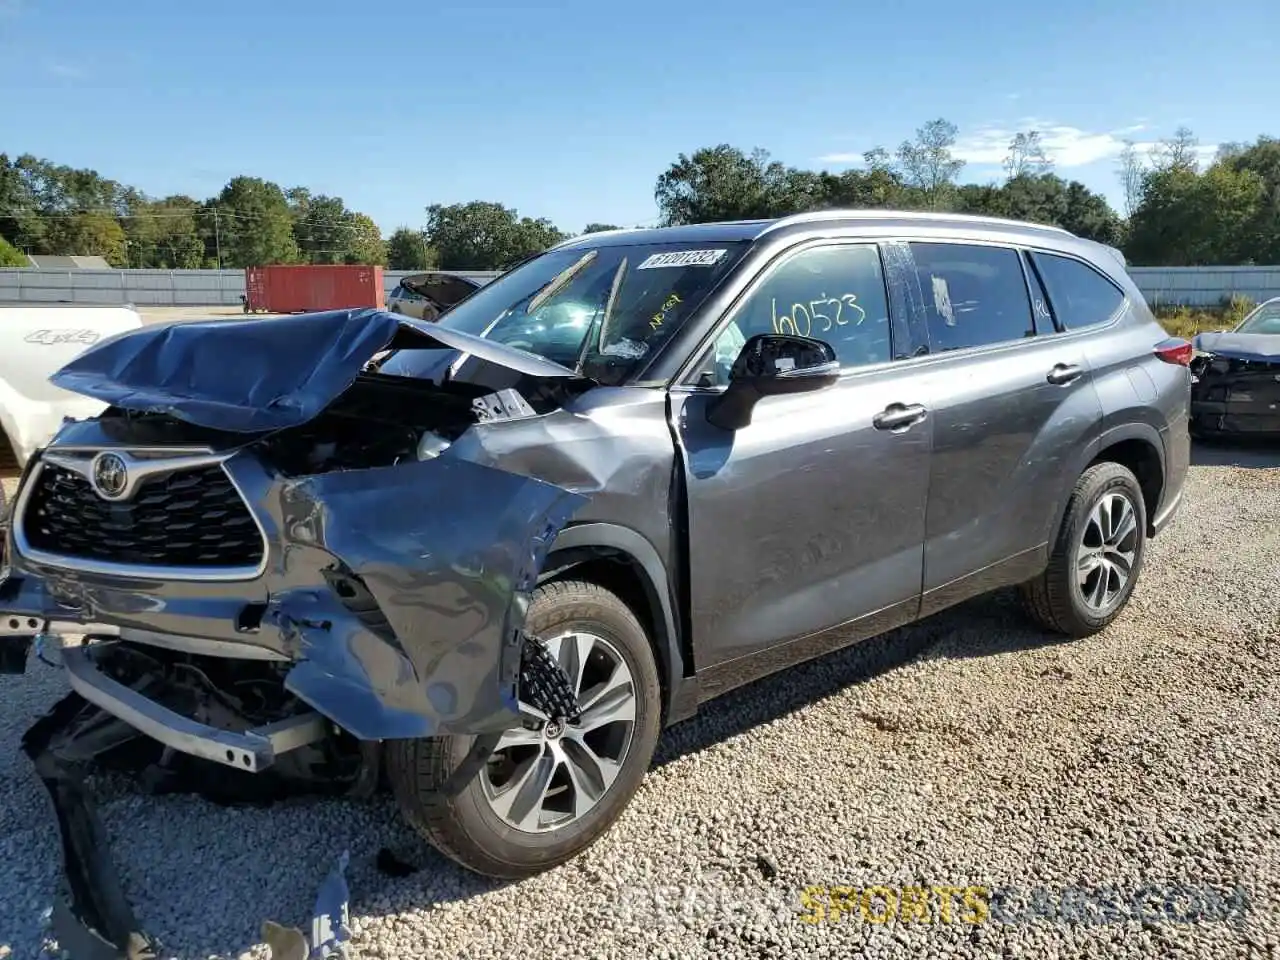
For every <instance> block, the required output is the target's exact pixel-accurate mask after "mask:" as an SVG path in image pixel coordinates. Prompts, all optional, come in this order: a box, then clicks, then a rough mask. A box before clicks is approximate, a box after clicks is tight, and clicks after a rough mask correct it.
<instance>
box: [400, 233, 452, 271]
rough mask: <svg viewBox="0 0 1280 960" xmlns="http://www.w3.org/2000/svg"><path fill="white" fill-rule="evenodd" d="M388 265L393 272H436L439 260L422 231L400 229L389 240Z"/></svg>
mask: <svg viewBox="0 0 1280 960" xmlns="http://www.w3.org/2000/svg"><path fill="white" fill-rule="evenodd" d="M387 264H388V265H389V266H390V267H391V269H392V270H434V269H435V268H436V267H437V266H438V265H439V258H438V257H437V255H436V251H435V249H434V248H433V247H431V246H429V245H428V244H427V238H426V237H425V236H423V233H422V231H421V230H414V229H412V228H410V227H398V228H396V229H395V230H394V231H392V234H391V236H390V237H389V238H388V239H387Z"/></svg>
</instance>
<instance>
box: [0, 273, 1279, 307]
mask: <svg viewBox="0 0 1280 960" xmlns="http://www.w3.org/2000/svg"><path fill="white" fill-rule="evenodd" d="M1129 272H1130V274H1131V275H1132V276H1133V279H1134V282H1135V283H1137V285H1138V289H1140V290H1141V291H1142V292H1143V293H1144V294H1145V295H1146V298H1147V300H1148V301H1149V302H1150V303H1152V304H1153V305H1154V304H1186V305H1187V306H1209V305H1213V304H1216V303H1218V302H1219V301H1221V300H1222V299H1223V298H1225V297H1229V296H1231V295H1233V294H1237V295H1240V296H1244V297H1248V298H1249V299H1250V300H1254V301H1261V300H1266V299H1268V298H1270V297H1280V266H1268V267H1131V268H1130V269H1129ZM463 275H464V276H472V277H476V278H477V279H482V278H483V279H491V278H492V277H494V276H495V275H496V274H494V273H491V272H474V273H472V272H465V273H464V274H463ZM407 276H411V272H409V271H385V272H384V273H383V280H384V284H385V286H386V290H387V292H388V293H390V292H391V290H392V288H394V287H395V285H396V284H397V283H398V282H399V281H400V278H401V277H407ZM243 293H244V271H243V270H35V269H31V268H29V267H18V268H8V269H0V303H6V302H9V303H84V304H99V303H131V304H134V305H136V306H147V307H152V306H238V305H239V303H240V295H241V294H243Z"/></svg>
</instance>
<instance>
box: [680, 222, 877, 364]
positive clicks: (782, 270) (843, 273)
mask: <svg viewBox="0 0 1280 960" xmlns="http://www.w3.org/2000/svg"><path fill="white" fill-rule="evenodd" d="M761 333H790V334H798V335H799V336H802V337H813V338H815V339H818V340H823V341H826V342H827V343H829V344H830V345H831V346H832V347H834V348H835V351H836V357H837V358H838V359H839V360H840V365H841V366H843V367H859V366H865V365H867V364H871V363H887V362H888V361H889V360H890V359H891V358H892V348H891V341H890V336H889V300H888V294H887V293H886V291H885V284H884V271H883V270H882V269H881V265H880V253H879V251H878V250H877V249H876V246H875V244H871V243H860V244H842V245H838V246H826V247H815V248H812V249H809V250H804V251H801V252H800V253H797V254H795V255H794V256H792V257H789V258H788V259H786V260H784V261H783V262H782V263H781V264H779V265H778V266H777V267H775V268H772V269H771V271H770V273H769V274H768V275H767V276H766V277H765V279H764V281H763V282H762V283H760V284H759V285H758V286H757V287H756V288H755V289H754V290H753V291H752V292H751V293H750V294H749V295H748V296H747V298H746V300H744V301H743V303H742V304H741V306H739V307H738V309H737V310H735V311H734V313H733V316H732V317H731V319H730V320H729V323H728V324H727V325H726V326H725V328H724V330H723V331H721V333H720V335H719V336H718V337H717V338H716V342H715V353H714V357H713V358H712V360H713V363H714V368H713V369H712V367H711V364H708V370H707V371H706V372H705V373H704V375H703V379H702V381H701V382H702V383H704V384H708V385H710V384H715V385H724V384H727V383H728V382H729V370H730V368H732V366H733V361H734V360H735V359H736V358H737V356H738V353H739V351H740V350H741V349H742V346H743V344H745V343H746V341H747V339H748V338H749V337H752V336H755V335H756V334H761Z"/></svg>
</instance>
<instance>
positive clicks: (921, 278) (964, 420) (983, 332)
mask: <svg viewBox="0 0 1280 960" xmlns="http://www.w3.org/2000/svg"><path fill="white" fill-rule="evenodd" d="M905 246H906V248H907V249H908V251H909V252H910V255H911V258H912V260H913V262H914V265H915V271H914V275H915V279H916V282H917V283H918V285H919V303H920V304H921V309H922V310H923V319H924V327H925V328H926V329H927V331H928V337H929V350H930V356H929V357H928V358H927V359H925V360H922V361H921V368H922V369H925V370H928V371H929V373H928V381H927V391H926V392H927V399H926V401H925V402H926V403H927V405H928V407H929V411H930V415H931V417H932V420H933V455H932V459H931V462H930V468H929V503H928V512H927V517H926V521H925V547H924V593H923V598H922V610H921V613H922V615H924V614H928V613H930V612H933V611H934V610H938V609H941V608H942V607H945V606H949V605H950V604H952V603H955V602H957V601H959V600H962V599H964V598H966V597H969V596H973V595H975V594H978V593H983V592H986V591H987V590H990V589H993V588H995V587H998V586H1002V585H1005V584H1009V583H1016V582H1019V581H1021V580H1024V579H1026V578H1027V577H1029V576H1031V575H1033V574H1034V573H1036V572H1037V571H1038V570H1039V569H1040V568H1041V567H1042V565H1043V563H1044V560H1045V557H1046V554H1047V550H1046V546H1047V541H1048V539H1049V537H1050V536H1051V533H1050V531H1049V529H1048V527H1049V525H1050V523H1051V522H1052V518H1053V517H1054V516H1055V515H1056V507H1057V506H1058V503H1057V501H1058V499H1059V498H1058V495H1057V492H1056V491H1058V489H1059V488H1060V486H1061V479H1062V474H1063V472H1064V471H1065V470H1067V469H1068V467H1070V466H1071V465H1073V463H1074V455H1075V454H1076V453H1077V452H1078V451H1079V450H1081V449H1082V448H1083V446H1084V444H1085V442H1086V441H1087V439H1088V438H1089V437H1090V436H1092V431H1095V430H1096V427H1097V423H1098V421H1099V418H1100V417H1101V406H1100V404H1099V402H1098V399H1097V394H1096V392H1095V391H1094V389H1093V385H1092V383H1091V377H1090V373H1089V367H1088V364H1087V362H1086V358H1085V351H1084V348H1083V346H1082V342H1083V341H1082V339H1081V338H1080V337H1079V336H1072V335H1069V334H1060V333H1059V332H1058V330H1057V329H1056V328H1055V326H1054V324H1053V319H1052V314H1051V312H1050V310H1049V309H1048V304H1047V300H1046V298H1045V296H1044V294H1043V291H1042V290H1041V289H1040V287H1039V281H1038V280H1037V278H1036V277H1035V276H1034V274H1032V273H1031V272H1030V271H1029V270H1028V264H1027V263H1026V261H1025V260H1024V258H1023V255H1022V253H1021V252H1020V251H1019V250H1018V249H1017V248H1015V247H1013V246H1005V245H1001V244H995V243H980V242H976V241H975V242H968V241H947V242H936V241H929V242H917V241H910V242H907V243H905Z"/></svg>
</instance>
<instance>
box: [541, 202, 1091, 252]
mask: <svg viewBox="0 0 1280 960" xmlns="http://www.w3.org/2000/svg"><path fill="white" fill-rule="evenodd" d="M825 223H830V224H832V225H840V226H860V225H868V226H871V225H874V226H875V227H877V228H884V227H889V228H894V227H903V228H909V227H919V226H933V227H952V228H955V229H959V230H973V229H975V228H976V229H991V230H995V231H998V232H1001V233H1033V234H1039V235H1041V236H1052V237H1059V238H1063V239H1066V238H1072V237H1074V234H1072V233H1070V232H1069V231H1067V230H1064V229H1062V228H1061V227H1054V226H1049V225H1048V224H1043V223H1029V222H1026V221H1022V220H1006V219H1002V218H1000V217H980V216H975V215H971V214H961V213H933V212H927V211H919V210H815V211H813V212H811V213H798V214H795V215H793V216H788V217H777V218H774V219H769V220H726V221H722V222H718V223H696V224H687V225H682V226H677V227H654V228H649V229H639V230H608V231H604V232H601V233H589V234H584V235H582V236H579V237H573V238H571V239H569V240H566V241H564V242H563V243H561V244H559V245H558V248H572V247H575V246H593V247H597V246H623V245H630V244H641V243H673V242H674V243H681V242H686V241H690V242H696V241H713V242H714V241H722V242H723V241H733V240H756V239H758V238H760V237H762V236H764V235H765V234H767V233H773V232H775V231H779V232H780V231H784V230H789V229H791V228H796V229H803V228H804V227H813V226H815V225H821V224H825Z"/></svg>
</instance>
